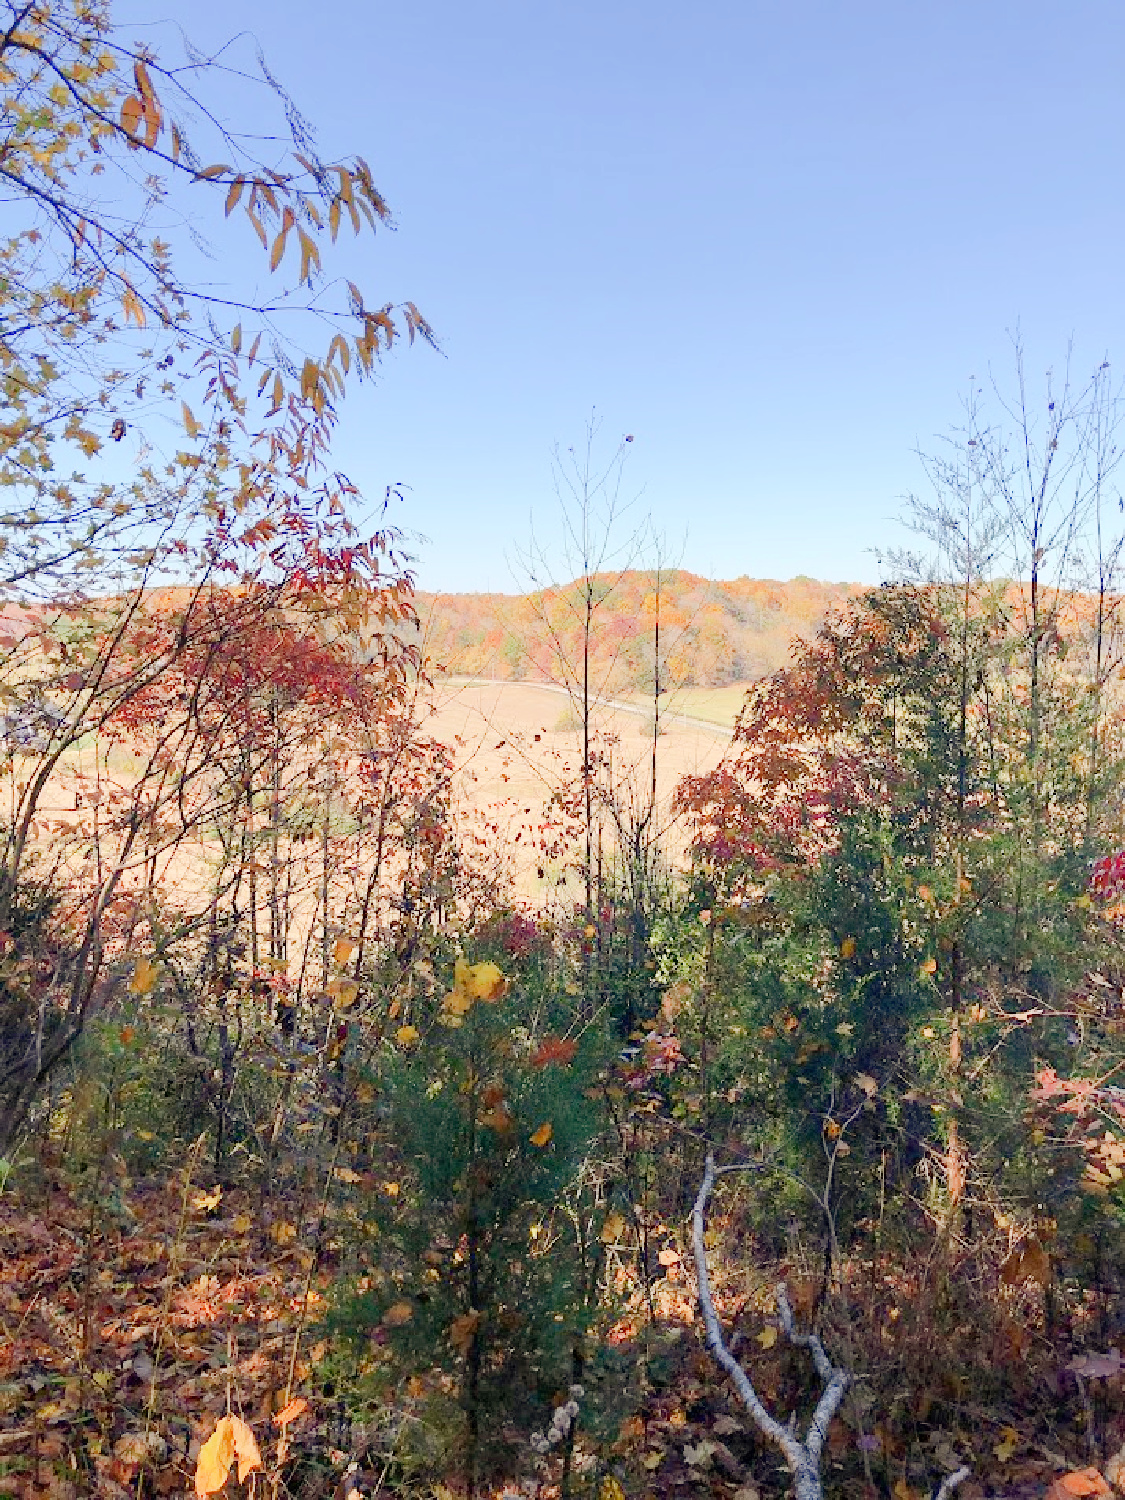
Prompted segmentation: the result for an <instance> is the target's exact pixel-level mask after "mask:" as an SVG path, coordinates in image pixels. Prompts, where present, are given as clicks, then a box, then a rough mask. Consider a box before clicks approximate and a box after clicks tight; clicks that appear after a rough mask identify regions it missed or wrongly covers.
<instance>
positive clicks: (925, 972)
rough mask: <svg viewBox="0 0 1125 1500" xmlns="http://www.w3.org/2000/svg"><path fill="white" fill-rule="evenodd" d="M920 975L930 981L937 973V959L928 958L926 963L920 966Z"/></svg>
mask: <svg viewBox="0 0 1125 1500" xmlns="http://www.w3.org/2000/svg"><path fill="white" fill-rule="evenodd" d="M918 973H919V974H920V975H921V976H922V978H923V979H928V978H929V976H930V975H931V974H936V973H937V959H936V958H927V959H926V961H925V963H923V964H919V965H918Z"/></svg>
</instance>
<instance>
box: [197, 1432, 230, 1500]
mask: <svg viewBox="0 0 1125 1500" xmlns="http://www.w3.org/2000/svg"><path fill="white" fill-rule="evenodd" d="M233 1462H234V1433H233V1431H232V1430H231V1419H230V1417H223V1418H222V1419H221V1420H220V1422H219V1424H218V1426H217V1427H216V1428H215V1430H214V1432H213V1433H212V1434H211V1436H210V1437H209V1438H208V1439H207V1441H206V1442H205V1443H204V1444H203V1447H202V1448H200V1450H199V1458H198V1459H197V1460H196V1465H195V1493H196V1494H197V1495H201V1496H203V1495H213V1494H214V1493H215V1492H216V1490H221V1489H222V1487H223V1485H224V1484H226V1482H227V1475H228V1474H229V1473H230V1466H231V1464H232V1463H233Z"/></svg>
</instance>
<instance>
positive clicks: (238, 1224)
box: [230, 1214, 254, 1234]
mask: <svg viewBox="0 0 1125 1500" xmlns="http://www.w3.org/2000/svg"><path fill="white" fill-rule="evenodd" d="M230 1227H231V1229H232V1230H233V1231H234V1233H235V1234H246V1232H247V1231H248V1230H250V1229H253V1227H254V1220H253V1219H252V1218H251V1217H250V1215H249V1214H237V1215H236V1216H235V1218H233V1219H232V1220H231V1226H230Z"/></svg>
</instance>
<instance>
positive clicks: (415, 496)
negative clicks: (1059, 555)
mask: <svg viewBox="0 0 1125 1500" xmlns="http://www.w3.org/2000/svg"><path fill="white" fill-rule="evenodd" d="M167 4H168V6H169V9H168V10H167V11H166V13H167V14H169V15H170V16H171V17H172V18H173V19H175V20H177V21H179V22H181V23H182V24H183V26H184V28H185V30H186V31H187V32H188V33H189V34H190V35H191V36H192V37H193V38H194V39H195V40H196V41H197V43H199V44H201V45H204V46H207V47H211V46H213V45H215V44H217V43H218V42H219V41H221V40H223V39H225V38H226V37H228V36H231V35H234V34H236V33H238V32H240V31H242V30H248V31H250V32H252V33H253V34H254V35H256V36H257V37H258V38H259V39H260V41H261V43H262V46H263V48H264V50H265V52H266V55H267V57H268V59H269V60H270V63H271V66H272V67H273V70H274V72H275V73H276V74H277V75H278V76H279V77H280V78H281V79H282V80H283V81H284V82H285V83H286V84H287V85H288V87H289V88H290V90H291V92H292V93H293V95H294V97H295V98H296V100H297V102H298V103H299V104H300V105H301V107H302V108H303V110H304V111H305V112H306V113H307V114H308V116H309V117H310V118H311V119H312V120H313V121H314V122H315V124H316V125H317V127H318V144H319V146H320V148H321V150H322V152H323V153H325V154H327V155H337V154H345V153H349V152H358V153H359V154H362V155H364V156H365V157H366V158H367V159H368V161H369V162H370V164H371V166H372V169H373V171H374V175H375V180H376V182H377V183H378V184H379V186H380V188H381V190H382V191H383V192H384V193H385V195H386V196H387V198H388V199H389V201H390V203H391V205H392V207H393V208H394V210H395V214H396V217H397V220H398V223H399V229H398V232H397V233H396V234H394V235H393V236H384V237H381V238H380V240H379V241H378V243H377V244H376V246H375V247H374V249H373V250H372V252H371V255H372V259H371V262H370V264H369V265H368V267H367V268H366V271H365V283H366V285H367V286H368V287H371V288H373V289H374V291H375V293H376V294H377V295H379V296H381V297H383V298H384V299H385V300H388V301H391V300H400V299H402V298H405V297H410V298H412V299H413V300H414V301H415V302H417V303H418V305H419V306H420V308H421V309H422V310H423V312H424V313H425V314H426V315H427V317H428V318H429V319H430V321H431V322H432V323H433V324H434V326H435V328H436V329H437V332H438V334H439V337H440V339H441V342H442V347H443V355H442V356H438V355H435V354H433V353H431V352H430V351H428V350H427V349H425V348H424V347H423V348H417V347H416V348H415V349H413V350H411V351H409V352H405V353H403V354H402V355H396V356H394V357H393V358H392V359H390V360H389V361H388V362H387V364H386V366H385V372H384V375H383V378H382V380H381V382H380V383H379V385H378V386H377V387H376V388H375V389H374V390H370V391H367V392H362V393H360V394H359V396H358V398H357V399H356V400H355V401H354V402H351V401H350V402H349V406H350V407H351V410H350V414H349V417H348V420H347V425H346V429H345V431H344V433H343V435H342V442H341V450H340V457H341V460H342V464H343V466H344V467H346V468H347V469H348V470H349V472H351V473H352V475H353V477H355V478H356V479H357V480H358V481H359V482H360V483H361V484H362V485H363V486H364V487H365V488H366V489H368V490H369V491H370V492H371V493H374V494H379V493H381V492H382V490H383V487H384V486H385V485H386V484H387V483H388V482H391V481H399V482H401V483H403V484H404V485H406V486H408V487H409V489H408V491H407V495H408V498H407V502H406V504H405V505H404V506H403V507H401V509H400V511H399V512H398V519H399V520H400V521H401V523H402V524H403V525H404V526H406V527H407V528H409V529H411V530H413V531H417V532H420V533H424V534H425V535H426V536H427V537H428V538H429V541H428V542H426V543H425V544H424V545H420V547H419V549H418V556H419V579H420V582H421V584H422V585H423V586H424V587H429V588H440V589H470V588H476V589H487V588H498V589H511V588H512V587H513V586H514V585H513V580H512V575H511V572H510V570H509V564H508V558H509V556H510V555H511V552H512V550H513V548H514V547H515V546H517V545H518V544H519V543H520V542H522V541H525V540H526V538H527V535H528V529H529V517H530V516H531V515H532V513H534V514H535V516H536V518H537V527H538V528H539V529H542V530H544V531H549V530H550V524H551V516H552V507H553V504H554V501H553V493H552V487H551V466H550V455H551V450H552V448H553V446H554V445H555V444H560V445H562V446H563V447H564V448H565V447H566V446H567V445H569V444H571V443H575V442H577V441H578V440H579V438H580V437H581V435H582V433H583V430H584V427H585V424H586V422H587V420H588V418H589V415H590V412H591V409H592V408H595V407H596V408H597V410H598V412H599V413H600V414H601V415H602V417H603V420H604V427H603V433H604V436H605V438H606V440H607V444H608V445H609V446H612V444H613V442H614V441H615V440H616V438H617V437H618V435H620V434H624V433H626V432H628V433H631V434H633V435H634V436H635V442H634V443H633V444H632V445H631V446H630V449H629V453H630V459H629V466H628V475H627V481H626V483H627V488H628V490H629V491H630V492H636V493H639V494H640V500H639V502H638V514H639V513H640V512H645V511H650V512H651V513H652V515H653V517H654V520H655V521H656V523H657V525H658V526H660V527H662V528H663V529H664V530H665V531H666V532H667V533H668V534H669V536H670V537H672V538H674V539H676V541H677V542H678V541H679V540H680V539H682V538H683V537H684V536H685V533H686V542H685V544H684V549H683V554H682V558H683V564H684V566H687V567H690V568H692V569H694V570H696V571H699V572H702V573H708V574H710V575H712V576H716V577H723V578H729V577H734V576H736V575H739V574H743V573H747V574H750V575H751V576H756V577H780V578H788V577H790V576H792V575H794V574H798V573H807V574H811V575H813V576H816V577H820V578H828V579H860V580H864V579H874V578H876V577H877V576H878V567H877V563H876V561H875V559H874V557H873V556H872V553H871V549H873V548H876V547H885V546H887V545H894V544H896V543H901V542H902V541H903V539H904V538H903V534H902V533H901V531H899V529H898V527H897V526H896V523H895V519H894V518H895V517H896V516H897V514H898V513H899V511H900V497H901V496H902V495H903V494H904V493H906V492H907V491H909V490H911V489H914V488H918V487H919V486H920V485H921V484H922V482H923V478H922V474H921V470H920V467H919V464H918V460H917V458H916V456H915V449H916V448H917V447H918V446H919V445H921V446H923V447H925V446H932V443H933V438H934V435H935V434H937V433H939V432H941V431H943V430H945V429H946V428H947V427H949V426H950V425H951V424H952V423H954V422H955V421H956V419H957V417H958V412H959V403H960V400H961V398H962V396H963V395H964V393H965V391H966V390H967V388H968V384H969V380H970V378H971V377H973V376H976V377H978V379H980V380H982V381H984V380H987V378H988V376H989V372H990V371H992V372H993V373H994V374H995V376H996V377H997V378H998V379H999V380H1001V381H1003V380H1005V379H1006V378H1007V376H1008V375H1009V373H1010V370H1011V347H1010V339H1009V333H1010V331H1011V330H1014V329H1015V327H1016V326H1017V324H1018V325H1019V326H1020V327H1021V328H1022V333H1023V337H1024V341H1025V344H1026V347H1027V359H1028V365H1029V368H1030V369H1031V370H1032V371H1033V372H1042V371H1044V370H1045V369H1046V368H1047V366H1048V365H1051V364H1053V365H1054V366H1055V367H1056V369H1057V368H1058V367H1059V366H1061V364H1062V363H1063V362H1064V360H1065V355H1066V349H1067V345H1068V342H1069V341H1070V340H1071V339H1073V342H1074V349H1075V367H1076V369H1077V370H1078V372H1079V373H1080V374H1085V373H1087V371H1088V369H1092V368H1093V366H1094V365H1095V364H1097V363H1099V362H1100V361H1101V359H1102V357H1103V355H1105V354H1106V353H1108V354H1109V356H1110V357H1111V359H1112V358H1113V357H1114V355H1115V354H1116V356H1117V357H1118V358H1119V359H1121V360H1125V337H1123V335H1125V280H1123V268H1125V232H1123V231H1125V173H1123V171H1122V160H1123V149H1125V7H1123V6H1122V5H1121V4H1120V3H1119V0H1069V3H1068V4H1066V5H1059V4H1058V3H1057V0H1050V3H1047V0H986V3H984V4H981V3H980V0H973V3H968V0H941V3H938V0H894V3H890V0H846V3H845V0H696V3H694V4H691V5H688V4H684V3H683V0H679V3H676V4H670V3H667V0H643V3H641V0H476V3H475V4H466V3H464V0H456V3H455V0H330V3H321V4H319V5H318V4H310V3H309V0H302V3H301V4H300V5H298V4H296V3H295V0H272V3H268V4H267V3H264V0H191V3H188V0H167ZM130 13H131V14H133V15H134V16H135V17H136V18H137V19H138V20H139V19H141V18H142V16H143V18H144V19H146V20H148V19H151V12H149V13H148V14H147V15H144V12H143V11H141V12H138V10H137V9H136V7H135V0H134V7H133V8H130V7H129V6H128V5H124V4H123V5H121V7H120V11H119V14H120V15H121V16H122V18H125V17H127V16H128V15H129V14H130Z"/></svg>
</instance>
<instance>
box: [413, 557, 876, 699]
mask: <svg viewBox="0 0 1125 1500" xmlns="http://www.w3.org/2000/svg"><path fill="white" fill-rule="evenodd" d="M596 588H597V599H598V603H597V609H596V629H595V631H594V649H595V657H596V663H597V666H598V671H599V678H600V680H601V681H602V682H603V683H605V684H606V685H608V686H611V687H612V688H614V689H615V690H618V691H628V690H637V691H642V692H643V691H648V690H651V687H652V683H653V676H654V663H655V653H656V644H655V642H656V628H655V627H656V622H657V620H658V619H659V624H660V674H661V681H662V683H666V684H667V686H668V687H673V686H676V687H693V686H694V687H720V686H722V685H723V684H725V683H729V682H747V681H752V680H754V679H756V678H759V677H764V676H766V675H768V674H769V673H770V672H772V671H773V670H774V669H775V668H777V667H779V666H781V665H782V664H783V663H784V662H785V661H786V660H787V658H788V652H789V645H790V642H791V641H792V639H793V637H794V636H801V637H803V638H805V639H809V638H811V637H812V636H813V635H815V633H816V631H817V628H818V627H819V625H820V623H821V621H822V620H823V619H824V616H825V614H826V613H827V611H828V610H829V609H830V608H831V607H833V606H834V605H840V604H842V603H843V602H844V601H845V600H846V599H848V598H849V597H850V596H852V595H853V594H855V593H857V592H859V586H858V585H856V584H847V583H818V582H817V581H816V580H815V579H813V578H804V577H801V578H793V579H790V580H789V582H788V583H778V582H775V581H773V580H771V579H755V578H745V577H743V578H736V579H734V580H733V581H731V582H728V583H716V582H713V581H712V580H710V579H707V578H700V577H699V576H698V575H697V574H695V573H687V572H683V571H676V572H667V573H664V574H662V575H660V576H659V577H658V575H657V574H655V573H652V572H646V571H642V570H637V571H635V572H629V573H625V574H624V575H620V576H619V575H616V574H612V575H611V574H604V575H599V577H598V579H597V580H596ZM418 609H419V614H420V616H421V619H422V625H423V633H424V642H425V646H424V649H425V654H426V657H427V658H428V660H429V661H430V663H431V664H432V665H433V666H434V667H439V668H443V669H444V670H446V671H448V672H452V673H457V674H461V675H465V676H470V677H499V678H509V679H519V678H526V679H530V680H533V681H534V680H547V681H550V680H556V679H558V678H559V676H560V675H561V674H560V672H559V660H560V657H565V658H566V659H567V660H569V661H571V662H574V661H576V660H578V659H579V656H580V642H581V635H582V620H583V615H584V609H583V591H582V583H581V581H580V580H579V581H576V582H574V583H571V584H566V585H563V586H562V587H560V588H557V589H548V590H542V591H540V592H538V593H534V594H523V595H511V594H425V593H422V594H419V595H418Z"/></svg>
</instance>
